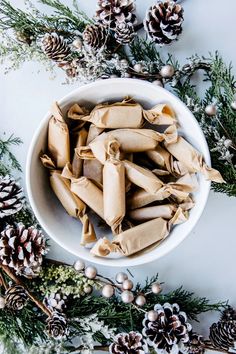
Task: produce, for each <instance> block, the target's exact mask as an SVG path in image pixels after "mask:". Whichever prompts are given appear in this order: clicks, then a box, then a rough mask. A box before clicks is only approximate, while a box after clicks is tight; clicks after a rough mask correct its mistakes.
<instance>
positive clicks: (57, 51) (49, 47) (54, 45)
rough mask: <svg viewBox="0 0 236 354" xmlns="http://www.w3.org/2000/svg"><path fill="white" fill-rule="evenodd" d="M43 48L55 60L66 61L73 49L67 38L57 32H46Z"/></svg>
mask: <svg viewBox="0 0 236 354" xmlns="http://www.w3.org/2000/svg"><path fill="white" fill-rule="evenodd" d="M42 50H43V51H44V53H45V54H46V55H47V57H48V58H49V59H51V60H53V61H55V62H59V63H60V62H62V61H66V59H67V57H68V56H69V54H70V52H71V50H70V47H69V45H68V43H67V40H66V39H65V38H64V37H62V36H59V35H58V34H57V33H46V34H45V35H44V37H43V39H42Z"/></svg>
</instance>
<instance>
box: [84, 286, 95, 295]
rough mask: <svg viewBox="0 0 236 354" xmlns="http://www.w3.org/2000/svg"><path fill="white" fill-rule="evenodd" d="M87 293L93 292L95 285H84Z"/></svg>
mask: <svg viewBox="0 0 236 354" xmlns="http://www.w3.org/2000/svg"><path fill="white" fill-rule="evenodd" d="M83 290H84V292H85V294H91V293H92V292H93V287H92V286H91V285H87V286H85V287H84V289H83Z"/></svg>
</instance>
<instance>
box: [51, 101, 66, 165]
mask: <svg viewBox="0 0 236 354" xmlns="http://www.w3.org/2000/svg"><path fill="white" fill-rule="evenodd" d="M52 113H53V116H52V117H51V118H50V120H49V124H48V151H49V154H50V156H51V157H52V159H53V161H55V164H56V166H57V168H63V167H64V166H65V164H66V163H67V162H70V137H69V129H68V127H67V124H66V123H65V121H64V119H63V117H62V114H61V110H60V108H59V106H58V105H57V103H55V104H54V105H53V107H52Z"/></svg>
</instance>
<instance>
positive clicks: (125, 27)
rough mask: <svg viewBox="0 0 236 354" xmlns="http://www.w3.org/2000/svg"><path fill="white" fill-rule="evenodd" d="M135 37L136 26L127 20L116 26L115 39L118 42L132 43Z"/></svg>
mask: <svg viewBox="0 0 236 354" xmlns="http://www.w3.org/2000/svg"><path fill="white" fill-rule="evenodd" d="M134 37H135V32H134V27H133V26H132V25H129V24H127V23H125V22H123V23H119V24H117V26H116V28H115V39H116V41H117V42H118V43H121V44H127V43H130V42H131V41H132V40H133V39H134Z"/></svg>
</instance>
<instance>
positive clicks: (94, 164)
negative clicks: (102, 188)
mask: <svg viewBox="0 0 236 354" xmlns="http://www.w3.org/2000/svg"><path fill="white" fill-rule="evenodd" d="M103 131H104V129H103V128H97V127H96V126H95V125H93V124H91V125H90V127H89V131H88V136H87V141H86V145H88V144H89V143H90V142H91V141H93V140H94V139H95V138H96V137H97V136H98V135H100V134H101V133H102V132H103ZM102 173H103V165H102V164H101V162H100V161H98V160H97V159H86V160H84V163H83V175H84V176H85V177H87V178H90V179H92V180H93V181H95V182H96V183H99V184H102V179H103V176H102Z"/></svg>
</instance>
